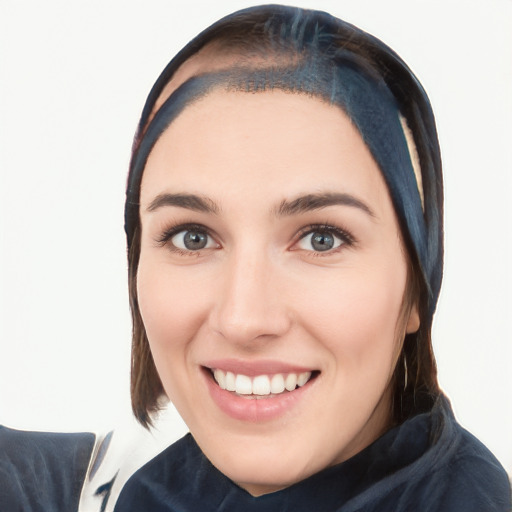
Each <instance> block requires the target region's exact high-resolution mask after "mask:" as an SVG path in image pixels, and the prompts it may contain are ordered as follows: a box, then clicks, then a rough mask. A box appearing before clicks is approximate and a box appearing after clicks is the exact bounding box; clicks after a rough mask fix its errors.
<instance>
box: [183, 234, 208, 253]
mask: <svg viewBox="0 0 512 512" xmlns="http://www.w3.org/2000/svg"><path fill="white" fill-rule="evenodd" d="M207 241H208V239H207V237H206V235H205V234H204V233H198V232H197V231H187V232H186V233H185V237H184V238H183V243H184V245H185V247H186V248H187V249H190V250H196V251H197V250H198V249H204V248H205V247H206V243H207Z"/></svg>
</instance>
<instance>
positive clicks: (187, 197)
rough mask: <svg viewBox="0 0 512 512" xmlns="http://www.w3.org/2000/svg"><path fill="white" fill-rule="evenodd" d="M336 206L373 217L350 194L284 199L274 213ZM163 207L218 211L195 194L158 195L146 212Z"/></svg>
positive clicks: (315, 195)
mask: <svg viewBox="0 0 512 512" xmlns="http://www.w3.org/2000/svg"><path fill="white" fill-rule="evenodd" d="M337 205H342V206H351V207H353V208H359V209H360V210H362V211H363V212H365V213H366V214H368V215H369V216H370V217H375V214H374V213H373V211H372V210H371V208H370V207H369V206H368V205H366V204H365V203H364V202H363V201H361V200H360V199H358V198H357V197H354V196H353V195H351V194H343V193H336V192H327V193H321V194H306V195H303V196H299V197H297V198H295V199H291V200H286V199H284V200H283V201H281V203H280V204H279V206H278V207H277V208H276V209H275V210H274V212H275V214H276V215H277V216H278V217H286V216H290V215H297V214H300V213H305V212H309V211H313V210H320V209H322V208H327V207H328V206H337ZM165 206H177V207H179V208H186V209H188V210H194V211H197V212H203V213H213V214H218V213H219V211H220V208H219V206H218V205H217V204H216V203H215V201H213V200H212V199H210V198H208V197H201V196H197V195H195V194H159V195H158V196H157V197H155V199H153V201H152V202H151V204H150V205H149V206H148V207H147V211H148V212H154V211H155V210H158V209H159V208H163V207H165Z"/></svg>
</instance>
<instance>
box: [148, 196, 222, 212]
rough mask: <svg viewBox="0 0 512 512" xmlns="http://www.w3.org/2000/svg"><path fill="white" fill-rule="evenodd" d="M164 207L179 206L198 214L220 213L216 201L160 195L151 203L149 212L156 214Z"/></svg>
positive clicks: (195, 197) (199, 197)
mask: <svg viewBox="0 0 512 512" xmlns="http://www.w3.org/2000/svg"><path fill="white" fill-rule="evenodd" d="M164 206H178V207H179V208H186V209H187V210H194V211H196V212H204V213H214V214H217V213H219V207H218V206H217V204H216V203H215V202H214V201H212V200H211V199H209V198H207V197H201V196H196V195H195V194H159V195H158V196H156V197H155V199H153V201H151V204H150V205H149V206H148V207H147V211H148V212H154V211H155V210H158V209H159V208H162V207H164Z"/></svg>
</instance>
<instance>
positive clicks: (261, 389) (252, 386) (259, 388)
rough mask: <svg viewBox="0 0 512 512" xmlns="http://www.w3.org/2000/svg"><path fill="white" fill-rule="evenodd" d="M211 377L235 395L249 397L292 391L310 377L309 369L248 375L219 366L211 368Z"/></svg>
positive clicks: (304, 383)
mask: <svg viewBox="0 0 512 512" xmlns="http://www.w3.org/2000/svg"><path fill="white" fill-rule="evenodd" d="M212 373H213V378H214V379H215V381H216V382H217V384H218V385H219V387H220V388H221V389H225V390H227V391H232V392H234V393H236V394H237V395H243V396H245V397H247V398H249V397H254V398H258V397H268V396H270V395H280V394H282V393H286V392H290V391H294V390H295V389H296V388H297V387H302V386H304V385H306V384H307V383H308V381H309V380H310V379H311V378H312V376H313V373H312V372H310V371H307V372H301V373H276V374H274V375H256V376H254V377H249V376H247V375H243V374H241V373H240V374H235V373H233V372H230V371H224V370H221V369H219V368H215V369H213V370H212Z"/></svg>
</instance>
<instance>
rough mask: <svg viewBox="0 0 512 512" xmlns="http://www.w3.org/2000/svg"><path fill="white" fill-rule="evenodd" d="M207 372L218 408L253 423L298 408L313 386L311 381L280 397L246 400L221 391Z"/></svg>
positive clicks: (277, 416) (211, 392)
mask: <svg viewBox="0 0 512 512" xmlns="http://www.w3.org/2000/svg"><path fill="white" fill-rule="evenodd" d="M205 372H206V373H207V374H208V375H206V383H207V386H208V390H209V392H210V396H211V397H212V399H213V401H214V402H215V403H216V404H217V406H218V407H219V408H220V409H221V410H222V411H223V412H224V413H225V414H227V415H228V416H231V417H232V418H234V419H236V420H241V421H247V422H251V423H260V422H264V421H270V420H273V419H276V418H279V417H280V416H283V415H284V414H286V413H287V412H289V411H290V410H291V409H293V408H295V407H296V406H297V404H298V403H299V402H300V401H301V400H302V399H303V398H304V396H305V395H307V393H308V391H309V388H310V387H311V385H312V381H311V380H310V381H309V382H308V383H307V384H305V385H304V386H302V387H300V388H297V389H295V390H294V391H285V392H284V393H281V394H279V395H269V396H268V397H266V398H244V397H242V396H239V395H236V394H235V393H233V392H231V391H227V390H225V389H221V388H220V387H219V386H218V384H217V383H216V382H215V381H214V380H213V378H212V377H211V373H210V371H209V370H206V371H205Z"/></svg>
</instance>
